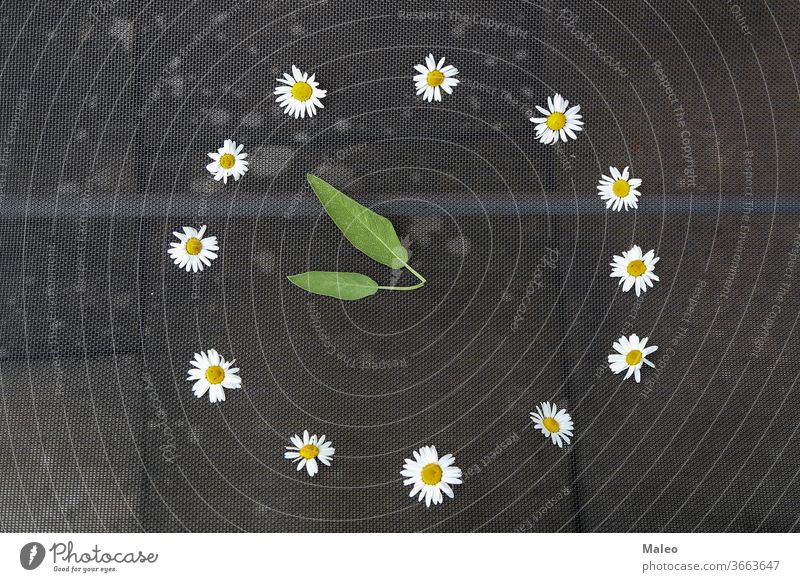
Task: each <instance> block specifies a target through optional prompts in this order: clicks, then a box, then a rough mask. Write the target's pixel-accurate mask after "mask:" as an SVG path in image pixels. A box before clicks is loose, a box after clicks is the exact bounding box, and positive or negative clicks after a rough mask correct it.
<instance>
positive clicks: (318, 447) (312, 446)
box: [283, 430, 336, 477]
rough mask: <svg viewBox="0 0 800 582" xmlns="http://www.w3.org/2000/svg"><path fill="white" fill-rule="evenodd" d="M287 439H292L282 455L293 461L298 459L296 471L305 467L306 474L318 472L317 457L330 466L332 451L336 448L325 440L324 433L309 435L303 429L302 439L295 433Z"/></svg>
mask: <svg viewBox="0 0 800 582" xmlns="http://www.w3.org/2000/svg"><path fill="white" fill-rule="evenodd" d="M289 440H291V441H292V446H291V447H286V448H287V449H288V450H287V452H285V453H283V456H284V457H285V458H287V459H291V460H292V462H293V463H294V462H295V461H297V460H298V459H299V460H300V462H299V463H297V470H298V471H299V470H301V469H302V468H303V467H305V468H306V471H308V476H309V477H313V476H314V475H316V474H317V473H319V464H318V463H317V459H319V461H320V463H322V464H323V465H326V466H328V467H330V466H331V459H333V453H335V452H336V449H334V448H333V446H332V443H331V441H326V440H325V435H322V436H321V437H319V438H317V435H315V434H313V435H311V436H309V434H308V431H307V430H305V431H303V438H302V439H301V438H300V435H297V434H296V435H294V436H293V437H292V438H291V439H289Z"/></svg>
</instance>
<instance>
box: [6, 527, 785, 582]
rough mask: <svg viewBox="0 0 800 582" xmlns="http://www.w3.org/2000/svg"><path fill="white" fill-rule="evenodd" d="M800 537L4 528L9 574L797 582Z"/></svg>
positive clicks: (413, 581)
mask: <svg viewBox="0 0 800 582" xmlns="http://www.w3.org/2000/svg"><path fill="white" fill-rule="evenodd" d="M798 541H799V539H798V538H797V537H796V536H794V535H793V534H188V533H187V534H38V533H31V534H2V535H0V548H2V552H0V580H49V579H59V580H67V579H69V580H86V579H103V580H115V581H123V580H136V581H141V580H149V579H152V580H166V579H175V580H192V581H193V582H194V581H200V580H214V581H215V582H219V581H221V580H234V581H240V580H241V581H244V580H278V581H281V582H283V581H286V580H304V581H308V580H312V579H320V580H325V581H326V582H327V581H337V580H346V581H347V582H358V581H361V580H364V581H370V582H373V581H381V582H382V581H390V582H391V581H395V580H397V581H402V582H418V581H420V580H425V581H428V580H441V581H446V580H450V579H454V578H460V579H464V580H490V581H492V582H501V581H502V582H505V581H508V580H553V581H557V582H562V581H563V582H566V581H572V580H592V579H598V576H599V579H600V580H615V581H626V580H724V581H729V580H764V581H770V580H776V581H777V580H792V581H797V580H800V566H799V565H800V558H798V556H797V553H798ZM172 577H174V578H172Z"/></svg>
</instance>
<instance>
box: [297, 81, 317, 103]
mask: <svg viewBox="0 0 800 582" xmlns="http://www.w3.org/2000/svg"><path fill="white" fill-rule="evenodd" d="M312 92H313V91H312V89H311V85H309V84H308V83H306V82H305V81H298V82H297V83H295V84H294V85H292V97H294V98H295V99H297V100H298V101H308V100H309V99H311V93H312Z"/></svg>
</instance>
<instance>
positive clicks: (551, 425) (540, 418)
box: [531, 402, 574, 447]
mask: <svg viewBox="0 0 800 582" xmlns="http://www.w3.org/2000/svg"><path fill="white" fill-rule="evenodd" d="M531 420H532V421H533V422H534V425H533V427H534V428H538V429H539V430H540V431H542V434H543V435H544V438H550V439H552V440H553V444H554V445H558V446H559V447H563V446H564V445H563V443H562V442H561V441H562V440H563V441H564V442H566V443H567V444H569V437H571V436H572V429H573V428H574V427H573V424H572V417H571V416H570V415H569V414H567V411H566V410H564V409H561V410H559V409H558V406H556V405H555V403H554V404H551V403H549V402H542V404H541V405H540V406H537V407H536V412H531Z"/></svg>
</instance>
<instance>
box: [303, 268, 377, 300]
mask: <svg viewBox="0 0 800 582" xmlns="http://www.w3.org/2000/svg"><path fill="white" fill-rule="evenodd" d="M289 281H291V282H292V283H294V284H295V285H297V286H298V287H300V288H301V289H305V290H306V291H310V292H311V293H316V294H317V295H327V296H328V297H335V298H337V299H345V300H346V301H355V300H356V299H363V298H364V297H369V296H370V295H375V293H377V292H378V284H377V283H376V282H375V281H373V280H372V279H370V278H369V277H367V276H366V275H361V274H360V273H336V272H333V271H309V272H308V273H300V274H299V275H289Z"/></svg>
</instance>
